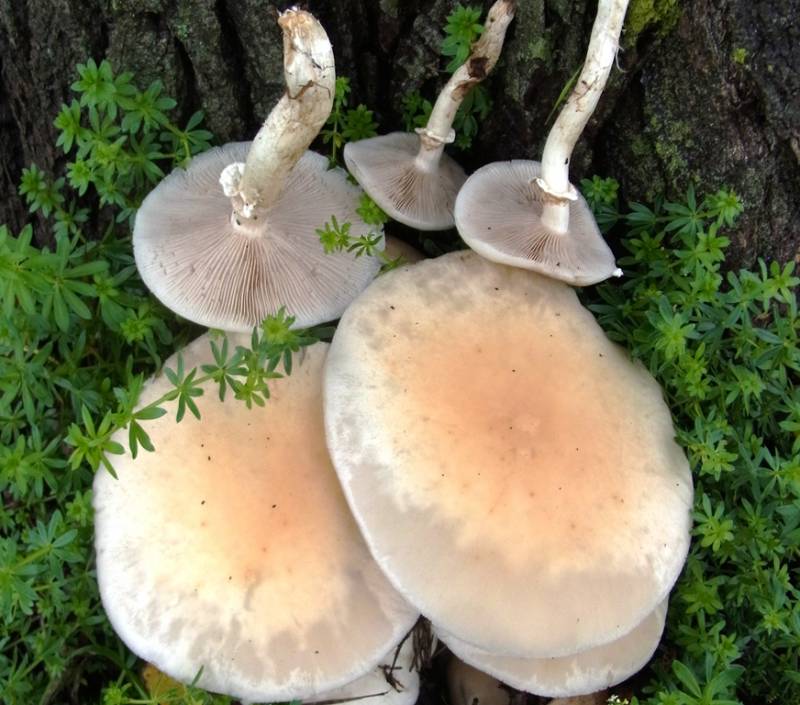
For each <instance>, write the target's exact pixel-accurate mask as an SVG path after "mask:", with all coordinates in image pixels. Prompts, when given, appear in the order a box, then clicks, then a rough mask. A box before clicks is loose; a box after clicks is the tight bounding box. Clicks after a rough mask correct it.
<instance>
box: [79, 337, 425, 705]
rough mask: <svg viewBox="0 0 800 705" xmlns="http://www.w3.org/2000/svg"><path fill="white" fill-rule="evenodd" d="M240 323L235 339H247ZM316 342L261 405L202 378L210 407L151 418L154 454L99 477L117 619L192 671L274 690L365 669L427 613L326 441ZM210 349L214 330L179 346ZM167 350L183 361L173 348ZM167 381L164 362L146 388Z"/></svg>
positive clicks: (178, 668) (205, 681)
mask: <svg viewBox="0 0 800 705" xmlns="http://www.w3.org/2000/svg"><path fill="white" fill-rule="evenodd" d="M244 338H245V336H241V337H239V338H235V340H238V341H243V340H244ZM326 349H327V345H325V344H322V343H318V344H316V345H314V346H312V347H310V348H308V349H307V350H306V354H305V359H304V360H303V361H302V364H299V365H298V366H297V367H296V369H295V370H294V372H293V373H292V375H291V376H290V377H287V378H285V379H279V380H276V381H275V382H274V385H271V387H272V397H271V398H270V399H269V400H268V401H267V402H266V405H265V406H264V407H254V408H253V409H252V410H248V409H247V407H246V406H245V405H244V404H243V403H241V402H238V401H236V400H234V399H231V398H230V397H231V394H230V392H229V394H228V400H226V401H225V402H224V403H223V402H220V401H219V399H218V397H217V395H216V393H215V392H213V391H212V390H211V389H207V391H206V394H205V395H204V396H203V397H202V398H201V399H199V400H198V405H199V406H200V410H201V414H202V420H200V421H198V420H196V419H194V418H193V417H188V415H187V418H185V419H184V420H183V421H182V422H181V423H180V424H178V425H177V426H176V425H175V421H174V416H173V414H174V403H172V404H169V405H167V407H168V410H169V411H170V412H171V413H169V414H168V415H166V416H164V417H162V418H161V419H159V420H157V421H153V422H150V423H149V424H148V430H149V432H150V435H151V438H152V440H153V442H154V444H155V446H156V451H155V452H154V453H142V454H140V455H139V456H138V457H137V458H136V459H135V460H133V459H132V458H131V457H130V456H129V455H125V456H121V457H120V459H116V460H115V467H116V470H117V474H118V476H119V479H118V480H115V479H114V478H113V477H111V476H110V475H109V474H108V473H105V472H102V473H99V474H98V475H97V476H96V478H95V483H94V506H95V513H96V514H95V535H96V538H95V546H96V550H97V574H98V581H99V584H100V595H101V597H102V600H103V605H104V607H105V609H106V612H107V613H108V616H109V619H110V620H111V623H112V625H113V626H114V629H115V630H116V631H117V633H118V634H119V635H120V637H121V638H122V639H123V641H124V642H125V643H126V644H127V645H128V646H129V647H130V648H131V650H132V651H134V652H135V653H136V654H138V655H139V656H141V657H142V658H144V659H146V660H148V661H150V662H151V663H153V664H155V665H156V666H157V667H158V668H159V669H160V670H162V671H164V672H165V673H167V674H168V675H170V676H172V677H174V678H177V679H179V680H182V681H191V680H192V679H193V678H194V677H195V676H196V675H197V674H198V673H199V672H200V670H201V668H202V675H201V677H200V679H199V685H200V686H201V687H203V688H206V689H208V690H212V691H219V692H224V693H227V694H230V695H234V696H236V697H239V698H244V699H248V700H257V701H259V702H261V701H267V702H273V701H285V700H293V699H296V698H303V697H307V696H312V695H314V694H317V693H319V692H321V691H325V690H330V689H332V688H336V687H338V686H340V685H343V684H344V683H347V682H350V681H352V680H353V679H355V678H358V677H360V676H361V675H363V674H364V673H366V672H367V671H369V670H370V669H371V668H373V667H374V666H375V665H376V664H377V663H378V661H379V660H380V659H381V658H382V657H383V656H384V654H386V653H387V651H388V650H389V649H390V648H392V647H393V646H395V645H396V644H397V643H398V642H399V641H400V639H401V638H402V636H403V635H404V634H405V633H406V632H407V631H408V629H409V628H410V627H411V626H412V624H413V623H414V621H415V619H416V618H417V614H416V612H415V611H414V610H413V609H411V607H410V606H409V605H407V603H405V601H404V600H402V598H401V597H400V596H399V595H398V594H397V593H396V592H395V590H394V589H393V588H392V587H391V585H390V584H389V583H388V582H387V580H386V579H385V578H384V576H383V575H382V573H381V572H380V570H379V568H378V566H377V565H376V564H375V562H374V561H373V560H372V558H371V557H370V555H369V551H368V550H367V547H366V545H365V543H364V541H363V539H362V538H361V535H360V534H359V531H358V528H357V526H356V524H355V522H354V521H353V519H352V516H351V515H350V512H349V510H348V507H347V503H346V502H345V499H344V496H343V495H342V492H341V490H340V488H339V484H338V481H337V478H336V474H335V472H334V470H333V468H332V467H331V464H330V459H329V457H328V454H327V450H326V448H325V441H324V431H323V425H322V398H321V396H322V367H323V362H324V359H325V354H326ZM182 354H183V359H184V363H185V365H186V368H187V369H191V367H192V366H198V365H200V364H203V363H209V362H211V361H212V359H213V358H212V356H211V352H210V349H209V338H208V335H204V336H202V337H200V338H198V339H197V340H196V341H195V342H194V343H192V344H191V345H190V346H189V347H188V348H186V349H185V350H184V351H183V353H182ZM167 364H168V365H172V366H174V365H175V360H174V358H173V359H172V360H171V362H168V363H167ZM170 387H171V385H170V384H169V383H168V382H167V381H166V380H165V379H164V377H157V378H156V379H155V380H153V381H152V382H151V383H150V384H149V386H148V387H147V388H146V389H145V391H144V392H143V399H142V403H143V404H147V403H148V402H150V401H152V400H154V399H156V398H158V397H159V396H160V395H161V394H163V393H164V392H166V391H167V390H168V389H169V388H170Z"/></svg>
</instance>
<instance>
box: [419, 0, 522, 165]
mask: <svg viewBox="0 0 800 705" xmlns="http://www.w3.org/2000/svg"><path fill="white" fill-rule="evenodd" d="M515 10H516V0H497V1H496V2H495V3H494V5H492V7H491V8H490V9H489V14H488V15H487V16H486V24H485V26H484V30H483V34H481V36H480V38H479V39H478V40H477V41H476V42H475V43H474V44H473V45H472V47H471V50H470V54H469V56H468V57H467V60H466V61H465V62H464V63H463V64H461V66H459V67H458V68H457V69H456V72H455V73H454V74H453V75H452V76H451V77H450V80H449V81H448V82H447V83H446V84H445V87H444V88H443V89H442V92H441V93H439V97H438V98H437V99H436V103H435V104H434V106H433V110H431V116H430V118H428V123H427V125H425V127H420V128H417V133H419V136H420V148H419V154H418V155H417V167H418V168H419V169H420V170H422V171H432V170H433V169H435V168H436V165H437V164H438V163H439V158H440V157H441V156H442V151H443V150H444V145H445V144H449V143H450V142H452V141H453V140H454V139H455V132H454V131H453V120H455V117H456V113H457V112H458V108H459V106H460V105H461V103H462V102H463V101H464V98H466V96H467V93H469V91H470V89H471V88H472V87H473V86H474V85H475V84H477V83H480V82H481V81H482V80H483V79H484V78H486V76H487V75H488V74H489V72H490V71H491V70H492V69H493V68H494V65H495V64H496V63H497V60H498V58H500V51H501V50H502V49H503V40H504V39H505V36H506V29H508V25H509V24H510V23H511V20H513V19H514V12H515Z"/></svg>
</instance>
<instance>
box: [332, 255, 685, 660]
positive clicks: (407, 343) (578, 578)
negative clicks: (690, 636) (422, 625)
mask: <svg viewBox="0 0 800 705" xmlns="http://www.w3.org/2000/svg"><path fill="white" fill-rule="evenodd" d="M387 311H389V312H390V314H391V315H387ZM324 399H325V427H326V433H327V440H328V448H329V450H330V452H331V457H332V459H333V464H334V466H335V468H336V471H337V473H338V475H339V478H340V480H341V483H342V486H343V488H344V491H345V494H346V495H347V498H348V502H349V504H350V506H351V508H352V510H353V513H354V515H355V517H356V520H357V521H358V523H359V526H360V527H361V530H362V532H363V534H364V537H365V538H366V541H367V543H368V545H369V547H370V550H371V551H372V554H373V556H374V557H375V559H376V560H377V561H378V563H379V564H380V566H381V567H382V568H383V570H384V572H385V573H386V574H387V575H388V576H389V579H390V580H391V581H392V584H393V585H395V587H397V588H398V589H399V590H400V591H401V592H402V593H403V595H404V596H405V597H406V598H407V599H408V600H409V601H410V602H411V603H412V604H414V605H415V606H416V607H417V608H418V609H419V610H420V611H421V612H422V613H423V614H424V615H425V616H426V617H428V618H429V619H430V620H431V621H432V622H434V624H436V625H438V626H440V627H441V628H443V629H445V630H446V631H447V632H449V633H450V634H452V635H453V636H455V637H457V638H458V639H461V640H462V641H465V642H467V643H470V644H472V645H474V646H477V647H478V648H480V649H483V650H484V651H490V652H493V653H498V654H508V655H514V656H521V657H531V658H539V657H553V656H568V655H570V654H575V653H577V652H578V651H580V650H585V649H589V648H592V647H594V646H599V645H601V644H606V643H608V642H609V641H612V640H614V639H618V638H620V637H622V636H623V635H625V634H627V633H628V632H630V631H631V630H632V629H633V628H634V627H635V626H636V625H637V624H639V623H640V622H641V621H642V620H643V619H644V618H645V617H646V616H647V615H648V614H649V613H651V612H652V611H653V610H654V609H655V608H656V606H657V605H658V603H659V602H661V601H662V600H663V599H664V598H665V597H666V595H667V594H668V593H669V591H670V589H671V587H672V585H673V584H674V582H675V580H676V579H677V577H678V574H679V573H680V570H681V568H682V566H683V562H684V560H685V557H686V553H687V551H688V548H689V536H690V531H689V530H690V524H691V520H690V511H691V507H692V478H691V473H690V471H689V464H688V462H687V460H686V456H685V455H684V453H683V451H682V449H681V448H680V446H678V444H677V443H676V442H675V440H674V438H675V430H674V428H673V425H672V418H671V416H670V412H669V409H668V408H667V406H666V405H665V403H664V399H663V395H662V391H661V388H660V387H659V385H658V384H657V382H656V381H655V380H654V379H653V378H652V376H651V375H650V374H649V373H648V372H647V370H646V369H645V368H644V367H643V366H642V365H641V364H639V363H634V362H632V361H631V360H630V358H629V357H628V355H627V354H626V352H625V351H624V350H622V349H621V348H619V347H618V346H616V345H614V344H613V343H611V342H610V341H609V340H608V338H607V337H606V335H605V333H604V332H603V330H602V329H601V328H600V326H599V325H598V324H597V322H596V321H595V319H594V317H593V316H592V314H591V313H590V312H589V311H588V310H586V309H585V308H584V307H583V306H581V304H580V302H579V301H578V298H577V295H576V294H575V292H574V290H573V289H572V288H570V287H569V286H567V285H565V284H563V283H561V282H558V281H556V280H554V279H550V278H548V277H543V276H540V275H536V274H533V273H530V272H526V271H523V270H520V269H516V268H511V267H504V266H501V265H497V264H494V263H492V262H489V261H487V260H485V259H483V258H481V257H478V256H477V255H476V254H475V253H465V252H457V253H451V254H448V255H444V256H442V257H438V258H436V259H432V260H425V261H423V262H419V263H417V264H414V265H412V266H409V267H401V268H399V269H396V270H394V271H392V272H389V273H387V274H385V275H383V276H381V277H379V278H378V279H377V280H375V281H374V282H373V283H372V284H371V285H370V286H369V288H368V289H366V291H365V292H364V293H363V294H361V295H360V296H359V297H358V298H357V299H356V300H355V301H354V302H353V303H352V304H351V306H350V307H349V308H348V310H347V311H346V312H345V314H344V316H343V317H342V320H341V322H340V325H339V327H338V328H337V330H336V334H335V336H334V339H333V343H332V345H331V350H330V354H329V356H328V361H327V363H326V370H325V394H324ZM454 576H457V577H454Z"/></svg>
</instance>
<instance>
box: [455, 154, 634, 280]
mask: <svg viewBox="0 0 800 705" xmlns="http://www.w3.org/2000/svg"><path fill="white" fill-rule="evenodd" d="M540 173H541V165H540V164H539V162H534V161H525V160H521V159H515V160H513V161H509V162H494V163H492V164H487V165H486V166H484V167H481V168H480V169H478V170H477V171H476V172H475V173H474V174H472V175H471V176H470V177H469V179H467V182H466V183H465V184H464V187H463V188H462V189H461V191H460V192H459V194H458V198H457V199H456V205H455V221H456V227H457V228H458V232H459V234H460V235H461V237H462V238H463V239H464V242H466V243H467V244H468V245H469V246H470V247H471V248H472V249H473V250H475V251H476V252H477V253H478V254H480V255H482V256H483V257H486V258H487V259H490V260H492V261H493V262H500V263H501V264H510V265H511V266H513V267H522V268H523V269H532V270H534V271H536V272H539V273H541V274H546V275H547V276H549V277H554V278H555V279H560V280H561V281H565V282H568V283H570V284H574V285H576V286H586V285H588V284H595V283H597V282H599V281H603V280H604V279H608V278H609V277H610V276H618V275H619V274H621V272H620V270H618V269H617V265H616V262H615V261H614V253H613V252H611V249H610V248H609V247H608V245H607V244H606V241H605V240H604V239H603V236H602V235H601V234H600V229H599V228H598V227H597V223H596V221H595V219H594V215H592V211H591V209H590V208H589V205H588V204H587V203H586V201H585V200H584V198H583V196H581V195H580V194H579V193H577V192H576V194H575V196H576V199H575V200H574V201H571V202H570V204H569V232H568V233H567V234H566V235H561V234H559V233H557V232H555V231H553V230H551V229H549V228H548V227H547V226H546V225H544V224H543V223H542V220H541V217H542V207H543V200H542V199H543V198H546V197H547V196H546V195H545V194H543V193H542V191H541V190H540V189H539V188H538V187H537V186H536V185H535V184H534V183H533V179H535V178H536V177H538V176H539V174H540Z"/></svg>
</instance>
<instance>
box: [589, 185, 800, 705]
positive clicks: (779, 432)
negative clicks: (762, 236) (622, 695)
mask: <svg viewBox="0 0 800 705" xmlns="http://www.w3.org/2000/svg"><path fill="white" fill-rule="evenodd" d="M583 188H584V191H585V194H586V197H587V199H588V201H589V202H590V203H591V204H592V205H593V206H594V207H595V209H596V210H597V211H598V213H599V214H600V215H601V216H602V218H603V220H604V222H605V224H606V226H607V228H612V229H611V232H612V233H613V232H615V230H614V229H613V226H614V225H615V224H616V228H617V230H619V229H623V231H624V237H623V238H622V244H623V247H624V248H625V250H626V251H627V253H628V254H627V255H626V256H625V257H623V258H621V259H620V260H619V264H620V266H621V267H622V268H623V270H624V272H625V278H624V279H623V280H622V282H621V283H620V282H614V283H606V284H604V285H602V286H600V287H598V289H597V291H596V298H595V300H594V303H592V305H591V308H592V310H594V311H595V312H596V314H597V315H598V317H599V320H600V323H601V324H602V325H603V326H604V328H605V329H606V330H607V332H608V334H609V336H611V337H612V338H613V339H614V340H617V341H619V342H620V343H622V344H624V345H625V346H626V347H627V348H628V350H629V351H630V352H631V354H632V356H633V357H635V358H637V359H639V360H641V361H642V362H643V363H644V364H645V365H646V366H647V367H648V368H649V369H650V371H651V372H652V373H653V374H654V375H655V377H656V378H657V379H658V380H659V382H660V383H661V384H662V386H663V388H664V391H665V395H666V398H667V401H668V404H669V406H670V408H671V409H672V411H673V416H674V419H675V423H676V428H677V436H678V440H679V442H680V443H681V444H682V445H683V447H684V448H685V449H686V452H687V455H688V457H689V461H690V463H691V466H692V470H693V473H694V477H695V484H696V493H695V508H694V522H695V526H694V536H695V538H694V541H693V545H692V549H691V552H690V555H689V559H688V563H687V567H686V570H685V571H684V575H683V577H682V579H681V580H680V582H679V583H678V585H677V588H676V590H675V592H674V594H673V596H672V600H671V607H670V619H669V627H668V630H667V634H666V640H665V644H664V645H663V646H662V650H661V652H662V654H663V659H662V660H660V661H657V666H656V669H655V674H656V677H655V679H654V680H653V682H652V683H651V686H650V688H649V690H648V691H647V692H648V694H649V698H647V699H646V700H645V701H644V702H647V703H648V704H652V705H655V704H658V705H701V704H702V705H712V704H713V705H727V704H735V703H739V702H756V701H757V702H763V703H771V702H775V703H778V702H780V703H784V702H800V590H798V587H797V577H798V574H799V573H798V571H799V570H800V561H798V557H799V556H800V463H799V462H798V457H800V391H798V388H797V380H798V373H800V346H798V335H799V334H800V319H798V313H797V287H798V284H800V279H799V278H798V277H797V276H795V273H794V263H788V264H786V265H783V266H780V265H778V264H777V263H772V264H769V265H767V264H766V263H764V262H763V261H760V262H759V263H758V267H757V268H756V270H755V271H748V270H741V271H738V272H734V271H728V272H725V271H724V270H723V264H724V259H725V250H726V248H727V247H728V245H729V240H728V238H727V237H726V236H725V235H724V234H723V231H724V230H725V229H726V228H730V227H731V226H733V225H734V223H735V221H736V218H737V217H738V215H739V214H740V213H741V210H742V205H741V202H740V201H739V199H738V197H737V196H736V194H734V193H732V192H729V191H724V190H723V191H719V192H717V193H715V194H711V195H709V196H707V197H706V198H704V199H702V200H699V199H698V198H697V197H696V195H695V192H694V189H692V188H690V189H689V190H688V192H687V194H686V198H685V201H684V202H680V203H676V202H669V201H658V202H657V203H656V204H655V206H654V207H652V208H651V207H647V206H644V205H642V204H632V205H631V208H630V210H629V211H628V212H626V213H620V212H619V211H618V210H617V208H616V201H617V198H616V194H617V185H616V183H615V182H613V180H601V179H597V178H595V179H593V180H591V181H584V182H583Z"/></svg>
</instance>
